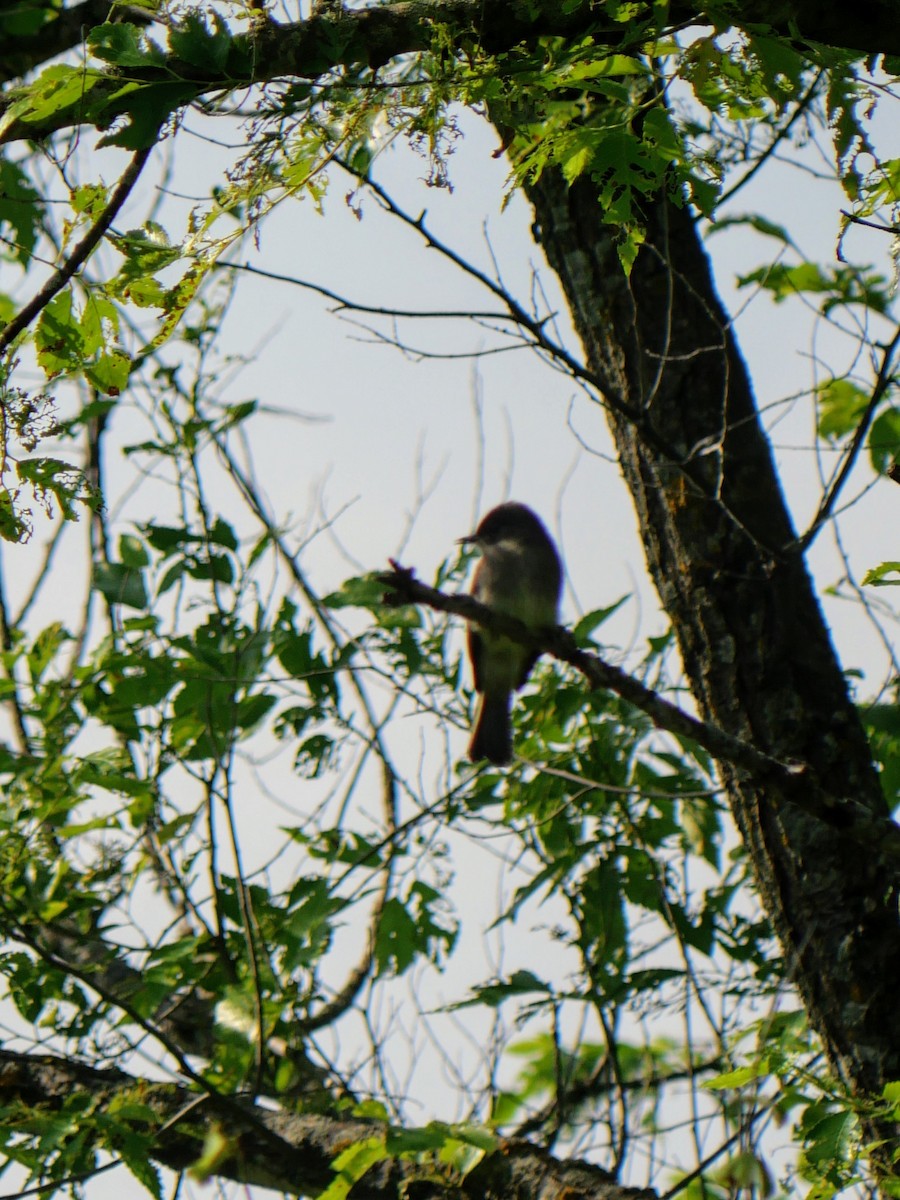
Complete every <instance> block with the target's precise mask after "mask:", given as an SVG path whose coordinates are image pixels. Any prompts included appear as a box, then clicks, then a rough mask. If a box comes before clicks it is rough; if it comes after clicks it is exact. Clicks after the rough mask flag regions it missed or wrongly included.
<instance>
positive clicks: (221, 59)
mask: <svg viewBox="0 0 900 1200" xmlns="http://www.w3.org/2000/svg"><path fill="white" fill-rule="evenodd" d="M212 21H213V28H212V29H210V28H209V26H208V25H207V23H206V21H205V20H204V17H203V15H202V14H201V13H200V12H199V11H197V10H188V12H187V13H186V15H185V16H184V17H183V18H182V19H181V20H180V21H179V23H178V24H177V25H175V26H174V27H173V28H172V29H171V30H170V31H169V47H170V49H171V51H172V53H173V54H176V55H177V56H178V57H179V58H180V59H183V60H184V62H187V63H190V64H191V66H194V67H199V68H200V69H201V70H209V71H211V72H213V73H216V74H218V73H219V72H220V71H223V70H224V68H225V64H226V63H227V61H228V55H229V52H230V50H231V46H232V40H233V39H232V37H231V34H230V33H229V32H228V26H227V25H226V24H225V22H224V21H223V20H222V18H221V17H220V16H219V14H218V13H213V14H212Z"/></svg>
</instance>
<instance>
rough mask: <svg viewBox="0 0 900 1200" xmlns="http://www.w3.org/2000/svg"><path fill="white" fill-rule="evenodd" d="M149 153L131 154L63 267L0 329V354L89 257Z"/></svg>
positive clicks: (110, 222)
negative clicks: (117, 179) (105, 200)
mask: <svg viewBox="0 0 900 1200" xmlns="http://www.w3.org/2000/svg"><path fill="white" fill-rule="evenodd" d="M152 151H153V146H152V145H151V146H147V147H145V148H144V149H143V150H138V151H137V153H136V154H134V155H133V157H132V159H131V162H130V163H129V164H128V166H127V167H126V168H125V170H124V172H123V173H122V178H121V179H120V180H119V182H118V183H117V184H116V186H115V188H114V189H113V193H112V195H111V196H110V198H109V203H108V204H107V206H106V208H104V210H103V212H102V213H101V214H100V216H99V217H98V218H97V220H96V221H95V222H94V224H93V225H92V226H91V228H90V229H89V230H88V232H87V234H86V235H85V236H84V237H83V238H82V239H81V241H80V242H79V243H78V245H77V246H76V247H75V249H74V250H73V251H72V253H71V254H70V255H69V257H68V258H67V259H66V261H65V262H64V263H63V264H62V266H61V267H59V268H57V270H56V271H54V272H53V274H52V275H51V276H50V278H49V279H48V280H47V282H46V283H45V284H44V286H43V287H42V288H41V289H40V291H39V292H38V293H37V294H36V295H35V296H33V297H32V298H31V300H29V302H28V303H27V304H26V305H25V307H24V308H21V309H20V310H19V311H18V313H17V314H16V315H15V316H14V317H13V319H12V320H11V321H10V322H9V324H8V325H6V326H5V327H4V328H3V329H2V330H0V354H3V352H4V351H5V350H7V349H8V347H9V346H11V345H12V343H13V342H14V341H15V339H16V338H17V337H18V336H19V334H20V333H21V332H22V331H23V330H24V329H27V328H28V326H29V325H30V324H31V322H32V321H33V320H34V319H35V317H37V316H38V314H39V313H41V312H42V311H43V310H44V309H45V308H46V307H47V305H48V304H49V303H50V301H51V300H52V299H53V297H54V296H55V295H56V293H57V292H60V291H62V289H63V288H64V287H65V286H66V284H67V283H68V282H69V280H70V279H71V278H72V276H73V275H74V274H75V272H76V271H77V270H78V268H79V267H80V266H81V265H82V263H83V262H85V261H86V259H87V258H88V257H89V255H90V254H91V252H92V250H93V249H94V248H95V247H96V246H97V244H98V243H99V241H100V239H101V238H102V237H103V235H104V234H105V233H106V231H107V230H108V229H109V227H110V225H112V223H113V221H114V220H115V219H116V215H117V214H118V212H119V210H120V209H121V207H122V205H123V204H124V203H125V201H126V200H127V199H128V197H129V195H130V194H131V190H132V188H133V187H134V185H135V184H136V183H137V181H138V178H139V177H140V174H141V171H143V169H144V166H145V165H146V163H147V159H148V158H149V157H150V154H151V152H152Z"/></svg>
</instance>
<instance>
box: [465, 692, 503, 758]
mask: <svg viewBox="0 0 900 1200" xmlns="http://www.w3.org/2000/svg"><path fill="white" fill-rule="evenodd" d="M511 699H512V696H511V693H510V692H506V691H494V692H484V693H483V695H482V697H481V699H480V701H479V702H478V712H477V713H476V716H475V728H474V729H473V731H472V740H471V741H470V742H469V759H470V760H471V761H472V762H479V761H480V760H481V759H482V758H486V759H487V760H488V762H491V763H494V765H495V766H498V767H501V766H503V764H504V763H508V762H509V761H510V759H511V758H512V725H511V724H510V719H509V708H510V701H511Z"/></svg>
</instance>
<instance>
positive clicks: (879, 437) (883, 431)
mask: <svg viewBox="0 0 900 1200" xmlns="http://www.w3.org/2000/svg"><path fill="white" fill-rule="evenodd" d="M898 457H900V409H898V408H889V409H886V410H885V412H883V413H881V414H880V415H879V416H877V417H876V418H875V420H874V421H873V422H872V428H871V429H870V430H869V459H870V460H871V463H872V467H873V469H874V470H875V471H877V472H878V474H879V475H881V474H884V473H885V472H886V471H887V469H888V467H890V465H891V464H892V463H893V462H894V460H895V459H897V458H898Z"/></svg>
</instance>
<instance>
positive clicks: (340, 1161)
mask: <svg viewBox="0 0 900 1200" xmlns="http://www.w3.org/2000/svg"><path fill="white" fill-rule="evenodd" d="M387 1156H388V1152H387V1148H386V1147H385V1144H384V1138H383V1137H380V1136H378V1135H375V1136H373V1137H368V1138H363V1139H362V1140H361V1141H358V1142H354V1144H353V1145H352V1146H348V1147H347V1149H346V1150H343V1151H341V1153H340V1154H339V1155H338V1156H337V1158H335V1159H334V1161H333V1162H332V1164H331V1166H332V1169H333V1170H334V1171H336V1172H337V1174H336V1176H335V1178H334V1179H333V1180H332V1181H331V1183H330V1184H329V1185H328V1187H327V1188H326V1189H325V1190H324V1192H320V1193H319V1196H318V1200H346V1196H347V1194H348V1192H349V1191H350V1189H351V1188H352V1187H353V1185H354V1184H355V1183H358V1182H359V1180H360V1179H362V1177H363V1175H365V1173H366V1171H368V1170H369V1168H370V1167H373V1166H374V1165H375V1164H376V1163H377V1162H381V1160H382V1159H384V1158H387Z"/></svg>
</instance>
